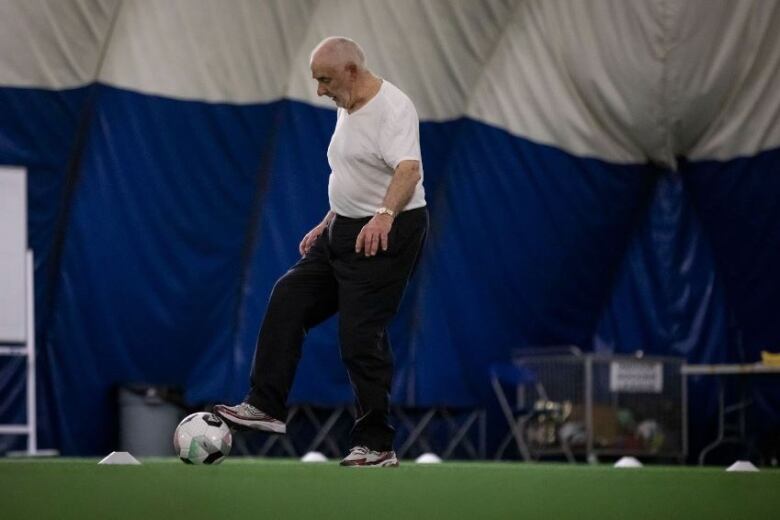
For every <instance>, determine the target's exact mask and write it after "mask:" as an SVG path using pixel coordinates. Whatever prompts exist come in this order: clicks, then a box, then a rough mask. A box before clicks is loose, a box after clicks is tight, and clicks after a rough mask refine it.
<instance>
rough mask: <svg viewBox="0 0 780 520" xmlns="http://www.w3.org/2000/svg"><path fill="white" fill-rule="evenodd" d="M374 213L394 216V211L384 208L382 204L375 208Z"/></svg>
mask: <svg viewBox="0 0 780 520" xmlns="http://www.w3.org/2000/svg"><path fill="white" fill-rule="evenodd" d="M375 213H376V214H377V215H390V217H391V218H395V211H393V210H392V209H390V208H386V207H384V206H382V207H381V208H379V209H378V210H376V211H375Z"/></svg>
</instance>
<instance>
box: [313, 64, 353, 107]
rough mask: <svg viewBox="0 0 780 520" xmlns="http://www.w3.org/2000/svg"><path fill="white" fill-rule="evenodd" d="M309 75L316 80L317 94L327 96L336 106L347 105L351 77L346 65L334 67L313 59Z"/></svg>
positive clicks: (350, 92) (350, 93)
mask: <svg viewBox="0 0 780 520" xmlns="http://www.w3.org/2000/svg"><path fill="white" fill-rule="evenodd" d="M311 76H312V77H313V78H314V79H315V80H316V81H317V95H318V96H328V97H329V98H331V99H332V100H333V102H334V103H336V106H337V107H341V108H346V107H347V106H349V102H350V100H351V97H352V83H353V78H352V74H351V73H350V71H349V68H348V67H346V66H343V65H342V66H341V67H336V66H333V65H330V64H326V63H321V62H318V61H317V60H315V61H313V62H312V64H311Z"/></svg>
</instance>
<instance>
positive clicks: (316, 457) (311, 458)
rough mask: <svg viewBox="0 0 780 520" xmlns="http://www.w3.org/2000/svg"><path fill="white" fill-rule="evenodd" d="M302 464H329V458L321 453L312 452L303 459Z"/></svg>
mask: <svg viewBox="0 0 780 520" xmlns="http://www.w3.org/2000/svg"><path fill="white" fill-rule="evenodd" d="M301 462H328V457H326V456H325V455H323V454H322V453H320V452H319V451H310V452H309V453H307V454H306V455H304V456H303V457H301Z"/></svg>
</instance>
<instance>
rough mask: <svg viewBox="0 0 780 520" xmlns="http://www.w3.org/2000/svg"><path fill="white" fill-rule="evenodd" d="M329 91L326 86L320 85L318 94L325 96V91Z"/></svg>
mask: <svg viewBox="0 0 780 520" xmlns="http://www.w3.org/2000/svg"><path fill="white" fill-rule="evenodd" d="M327 92H328V91H327V90H326V89H325V87H324V86H323V85H319V86H318V87H317V95H318V96H324V95H325V93H327Z"/></svg>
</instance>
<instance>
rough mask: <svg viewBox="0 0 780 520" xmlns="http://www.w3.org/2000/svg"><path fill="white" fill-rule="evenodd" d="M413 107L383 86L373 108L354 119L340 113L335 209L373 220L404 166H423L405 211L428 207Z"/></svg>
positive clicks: (334, 152)
mask: <svg viewBox="0 0 780 520" xmlns="http://www.w3.org/2000/svg"><path fill="white" fill-rule="evenodd" d="M419 126H420V125H419V120H418V118H417V110H415V108H414V105H413V104H412V101H411V100H410V99H409V98H408V97H407V96H406V94H404V93H403V92H401V90H400V89H398V87H396V86H395V85H393V84H391V83H390V82H389V81H387V80H383V81H382V85H381V87H380V88H379V92H377V93H376V95H375V96H374V97H373V98H371V99H370V100H369V101H368V103H366V104H365V105H363V106H362V107H360V108H359V109H358V110H356V111H355V112H353V113H352V114H349V113H348V112H347V111H346V110H345V109H343V108H339V109H338V114H337V120H336V129H335V130H334V131H333V136H332V137H331V139H330V146H328V163H329V164H330V169H331V173H330V178H329V180H328V198H329V200H330V209H331V211H333V212H334V213H336V214H338V215H342V216H344V217H350V218H360V217H368V216H371V215H373V214H374V212H375V211H376V210H377V209H378V208H380V207H381V206H382V201H383V200H384V198H385V194H386V193H387V187H388V186H389V185H390V181H391V180H392V178H393V173H394V172H395V168H396V167H397V166H398V164H399V163H400V162H401V161H406V160H412V161H419V162H420V176H421V178H420V182H418V183H417V187H416V188H415V191H414V195H413V196H412V198H411V200H410V201H409V203H408V204H407V205H406V207H405V208H404V210H410V209H415V208H420V207H422V206H425V190H424V189H423V185H422V174H423V168H422V157H421V155H420V128H419Z"/></svg>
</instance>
